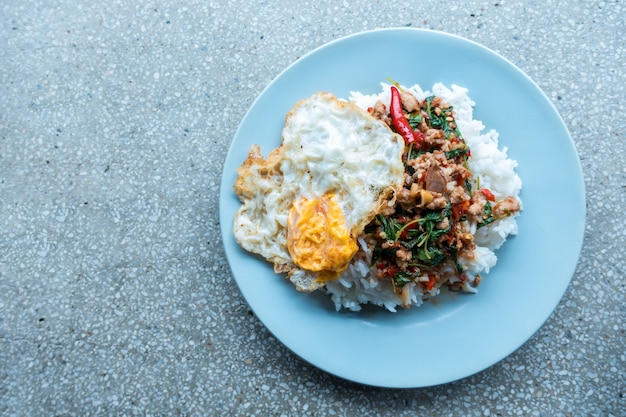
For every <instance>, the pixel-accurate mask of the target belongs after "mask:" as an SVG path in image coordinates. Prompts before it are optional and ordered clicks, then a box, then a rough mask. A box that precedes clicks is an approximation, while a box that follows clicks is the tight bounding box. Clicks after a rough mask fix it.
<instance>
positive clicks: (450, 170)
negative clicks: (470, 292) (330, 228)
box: [364, 91, 520, 295]
mask: <svg viewBox="0 0 626 417" xmlns="http://www.w3.org/2000/svg"><path fill="white" fill-rule="evenodd" d="M401 97H402V107H403V110H404V115H405V117H406V119H407V120H408V122H409V124H410V126H411V128H412V129H413V130H414V131H416V132H421V134H422V135H423V136H422V137H423V141H422V142H421V143H419V144H416V143H415V144H414V143H411V144H408V145H407V147H406V149H405V151H404V155H403V161H404V165H405V174H404V182H403V187H402V188H401V189H400V190H398V191H397V192H396V195H395V196H394V198H395V203H394V204H392V205H391V206H389V207H387V208H385V209H384V210H383V211H382V212H381V213H380V214H379V215H378V216H377V217H376V218H375V219H374V220H373V221H372V222H371V223H370V224H369V225H368V226H367V227H366V229H365V236H364V241H365V242H366V244H367V246H368V248H369V249H370V250H371V252H372V254H373V255H372V265H373V268H374V271H375V272H374V273H375V275H376V276H377V277H378V278H379V279H388V280H390V282H391V283H392V285H393V289H394V290H395V292H396V293H397V294H399V295H401V294H402V293H403V287H404V286H405V285H406V284H408V283H415V284H417V285H419V286H421V288H422V292H424V293H427V292H428V291H430V290H432V289H433V287H439V286H441V285H446V286H448V287H450V288H451V289H453V290H455V289H460V288H462V287H463V286H464V285H465V283H466V282H467V281H468V277H467V275H466V271H464V268H463V266H462V262H461V260H462V259H466V260H471V259H473V257H474V249H475V248H476V245H475V243H474V235H473V233H472V228H474V231H475V230H476V228H481V227H484V226H486V225H488V224H490V223H492V222H493V221H495V220H497V219H501V218H504V217H507V216H511V215H513V214H515V213H517V212H518V211H519V210H520V203H519V201H518V200H517V199H516V198H515V197H512V196H507V197H505V198H502V199H499V200H496V199H495V197H494V195H493V193H492V192H491V191H490V190H488V189H486V188H480V187H476V186H473V185H472V184H473V183H472V181H470V179H471V176H472V174H471V172H470V170H469V169H468V167H467V161H468V158H470V157H471V152H470V149H469V147H468V146H467V144H466V142H465V140H464V139H463V137H462V135H461V132H460V131H459V129H458V128H457V125H456V121H455V113H454V109H453V108H452V106H450V105H449V104H448V103H446V102H444V101H443V100H442V99H441V98H440V97H437V96H430V97H427V98H425V99H423V100H418V99H417V98H416V97H415V96H414V95H413V94H411V93H410V92H408V91H403V92H402V93H401ZM369 111H370V113H371V114H372V115H373V116H374V117H376V118H378V119H379V120H381V121H382V122H384V123H386V124H387V125H389V126H390V127H391V128H392V129H393V124H392V116H391V115H390V112H389V110H388V109H387V106H386V105H385V104H384V103H382V102H380V101H378V102H377V103H376V104H375V105H374V106H372V107H371V108H370V109H369ZM479 282H480V276H477V277H475V278H474V279H473V285H478V283H479Z"/></svg>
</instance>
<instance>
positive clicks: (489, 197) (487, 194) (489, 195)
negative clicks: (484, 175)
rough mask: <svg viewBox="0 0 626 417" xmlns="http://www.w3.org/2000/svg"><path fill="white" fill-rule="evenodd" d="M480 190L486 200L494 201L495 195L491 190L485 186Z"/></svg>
mask: <svg viewBox="0 0 626 417" xmlns="http://www.w3.org/2000/svg"><path fill="white" fill-rule="evenodd" d="M480 192H481V193H483V195H484V196H485V198H486V199H487V200H488V201H496V196H494V195H493V193H492V192H491V190H489V189H487V188H481V189H480Z"/></svg>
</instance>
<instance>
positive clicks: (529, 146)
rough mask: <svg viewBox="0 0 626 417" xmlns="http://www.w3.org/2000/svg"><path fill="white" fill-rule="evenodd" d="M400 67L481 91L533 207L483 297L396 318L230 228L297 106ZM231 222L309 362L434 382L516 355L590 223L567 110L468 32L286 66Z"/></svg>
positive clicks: (362, 41)
mask: <svg viewBox="0 0 626 417" xmlns="http://www.w3.org/2000/svg"><path fill="white" fill-rule="evenodd" d="M387 77H391V78H393V79H394V80H397V81H398V82H400V83H402V84H405V85H412V84H420V85H421V86H422V88H425V89H430V88H431V87H432V85H433V84H434V83H436V82H443V83H444V84H445V85H447V86H450V85H451V84H457V85H460V86H463V87H466V88H468V89H469V93H468V94H469V96H470V97H471V98H472V99H473V100H474V101H475V102H476V106H475V111H474V118H476V119H478V120H481V121H482V122H483V123H484V124H485V126H486V128H487V129H496V130H497V131H498V132H499V133H500V147H504V146H506V147H508V148H509V156H510V157H511V158H513V159H516V160H517V161H518V163H519V166H518V170H517V172H518V174H519V176H520V177H521V179H522V181H523V187H524V188H523V190H522V193H521V198H522V200H523V203H524V210H523V212H522V214H521V215H520V217H519V218H518V226H519V234H518V235H517V236H515V237H512V238H510V239H509V241H507V242H506V244H505V245H504V246H503V247H502V248H501V249H500V250H499V251H498V252H497V255H498V258H499V260H498V264H497V265H496V266H495V267H494V268H493V269H492V270H491V272H490V273H489V274H487V275H486V276H484V279H483V282H482V284H481V285H480V287H479V291H478V293H477V294H474V295H469V294H443V295H442V296H441V297H439V298H436V299H434V300H431V301H429V302H426V303H425V304H424V305H423V306H421V307H419V308H413V309H410V310H402V311H399V312H398V313H396V314H392V313H389V312H387V311H385V310H384V309H381V308H365V309H364V310H363V311H361V312H359V313H353V312H336V311H335V310H334V306H333V304H332V303H331V301H330V298H329V297H327V296H325V295H324V294H318V293H315V294H303V293H298V292H297V291H296V290H295V288H294V287H293V286H292V285H291V284H290V283H289V282H287V280H286V279H284V278H283V277H282V276H280V275H276V274H274V272H273V269H272V267H271V266H270V265H269V264H267V263H266V262H265V261H263V260H261V259H259V258H258V257H256V256H253V255H251V254H249V253H247V252H246V251H244V250H242V249H241V248H240V247H239V246H238V245H237V243H236V242H235V240H234V237H233V234H232V225H233V216H234V214H235V211H236V210H237V208H238V207H239V205H240V203H239V200H238V199H237V197H236V196H235V194H234V193H233V190H232V186H233V184H234V182H235V179H236V176H237V174H236V169H237V167H238V166H239V165H241V163H242V162H243V161H244V159H245V158H246V155H247V152H248V149H249V148H250V146H251V145H252V144H254V143H259V144H260V145H261V148H262V151H263V153H264V155H267V153H269V151H270V150H272V149H274V148H275V147H277V146H278V145H279V144H280V139H281V130H282V127H283V123H284V120H285V115H286V114H287V112H288V111H289V109H290V108H291V107H292V106H293V105H294V104H295V103H296V102H297V101H298V100H300V99H302V98H305V97H308V96H310V95H311V94H313V93H315V92H318V91H328V92H332V93H334V94H335V95H336V96H338V97H343V98H347V97H348V96H349V93H350V91H360V92H362V93H366V94H373V93H378V92H379V90H380V83H381V82H383V81H385V79H386V78H387ZM220 222H221V228H222V230H221V231H222V238H223V242H224V248H225V250H226V255H227V257H228V261H229V263H230V267H231V270H232V274H233V276H234V278H235V280H236V282H237V284H238V286H239V288H240V290H241V292H242V293H243V296H244V297H245V299H246V301H247V302H248V303H249V305H250V307H251V308H252V310H253V311H254V313H255V314H256V315H257V317H258V318H259V320H261V322H262V323H263V324H264V325H265V326H266V327H267V328H268V329H269V331H270V332H272V333H273V334H274V336H275V337H276V338H277V339H278V340H280V341H281V342H282V343H284V344H285V346H287V347H288V348H289V349H291V350H292V351H293V352H294V353H295V354H296V355H298V356H300V357H301V358H303V359H304V360H306V361H308V362H309V363H311V364H313V365H315V366H317V367H318V368H320V369H323V370H325V371H327V372H329V373H331V374H334V375H337V376H339V377H341V378H345V379H348V380H351V381H355V382H359V383H363V384H367V385H374V386H380V387H397V388H409V387H424V386H429V385H436V384H442V383H446V382H450V381H454V380H457V379H460V378H464V377H467V376H469V375H472V374H474V373H476V372H479V371H481V370H484V369H485V368H487V367H489V366H491V365H493V364H495V363H496V362H498V361H500V360H501V359H503V358H505V357H506V356H508V355H509V354H511V353H512V352H513V351H515V350H516V349H517V348H519V347H520V346H521V345H522V344H523V343H524V342H525V341H527V340H528V339H529V338H530V337H531V336H532V335H533V334H534V333H535V332H536V331H537V330H538V329H539V328H540V327H541V326H542V324H543V323H544V322H545V321H546V319H547V318H548V317H549V316H550V314H551V313H552V311H553V310H554V308H555V307H556V306H557V304H558V302H559V300H560V299H561V297H562V296H563V293H564V292H565V290H566V288H567V286H568V284H569V282H570V279H571V277H572V274H573V273H574V269H575V267H576V263H577V260H578V256H579V253H580V249H581V246H582V240H583V231H584V222H585V193H584V186H583V179H582V171H581V167H580V163H579V159H578V156H577V154H576V150H575V147H574V144H573V141H572V139H571V137H570V135H569V133H568V131H567V128H566V127H565V125H564V123H563V121H562V119H561V117H560V116H559V114H558V113H557V111H556V110H555V108H554V107H553V105H552V104H551V103H550V101H549V100H548V98H547V97H546V96H545V95H544V94H543V93H542V92H541V90H540V89H539V88H538V87H537V85H535V84H534V83H533V82H532V81H531V80H530V79H529V78H528V76H526V75H525V74H524V73H523V72H522V71H520V70H519V69H518V68H516V67H515V66H514V65H513V64H511V63H510V62H509V61H507V60H505V59H504V58H502V57H500V56H499V55H497V54H496V53H494V52H492V51H490V50H489V49H487V48H485V47H483V46H481V45H478V44H476V43H474V42H471V41H469V40H466V39H463V38H460V37H457V36H453V35H449V34H445V33H441V32H435V31H428V30H419V29H407V28H403V29H386V30H376V31H369V32H363V33H359V34H355V35H352V36H348V37H346V38H342V39H339V40H337V41H334V42H331V43H329V44H326V45H324V46H322V47H320V48H318V49H316V50H314V51H313V52H311V53H309V54H307V55H306V56H304V57H302V58H301V59H299V60H298V61H296V62H295V63H293V64H292V65H291V66H289V67H288V68H287V69H286V70H285V71H283V72H282V73H281V74H280V75H279V76H278V77H277V78H276V79H275V80H274V81H273V82H272V83H271V84H270V85H269V86H268V87H267V88H266V89H265V90H264V91H263V92H262V93H261V95H260V96H259V97H258V98H257V100H256V101H255V102H254V104H253V105H252V107H251V108H250V110H249V111H248V113H247V114H246V116H245V117H244V119H243V121H242V122H241V125H240V126H239V129H238V130H237V132H236V134H235V138H234V140H233V142H232V145H231V147H230V150H229V152H228V155H227V157H226V161H225V164H224V172H223V177H222V183H221V195H220Z"/></svg>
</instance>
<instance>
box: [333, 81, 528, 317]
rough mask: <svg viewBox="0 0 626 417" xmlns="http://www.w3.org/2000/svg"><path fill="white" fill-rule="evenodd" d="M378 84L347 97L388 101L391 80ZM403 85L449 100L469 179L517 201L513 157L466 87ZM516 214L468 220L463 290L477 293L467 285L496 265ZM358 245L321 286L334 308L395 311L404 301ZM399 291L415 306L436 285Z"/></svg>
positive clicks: (367, 102) (363, 103)
mask: <svg viewBox="0 0 626 417" xmlns="http://www.w3.org/2000/svg"><path fill="white" fill-rule="evenodd" d="M381 85H382V91H381V92H380V93H379V94H373V95H364V94H361V93H359V92H351V94H350V97H349V100H350V101H353V102H355V103H356V104H357V105H358V106H359V107H361V108H363V109H367V108H368V107H371V106H373V105H374V104H375V103H376V101H377V100H381V101H382V102H383V103H389V101H390V97H391V93H390V85H389V84H386V83H382V84H381ZM402 88H404V89H405V90H408V91H410V92H412V93H413V94H414V95H415V96H416V97H417V98H418V99H419V100H422V99H424V98H425V97H427V96H430V95H432V94H434V95H436V96H439V97H441V98H442V99H443V100H444V101H446V102H448V103H450V104H451V105H452V106H453V107H454V111H455V120H456V123H457V126H458V127H459V130H460V131H461V133H462V134H463V138H464V139H465V141H466V143H467V144H468V146H469V147H470V149H471V152H472V156H471V158H469V159H468V168H469V170H470V171H471V172H472V178H473V181H477V179H478V178H480V186H481V187H486V188H489V189H490V190H491V191H492V192H493V194H494V195H495V196H496V198H502V197H505V196H513V197H515V198H517V199H518V200H519V201H520V202H521V200H520V198H519V193H520V190H521V188H522V181H521V179H520V178H519V176H518V175H517V174H516V173H515V168H516V166H517V162H516V161H514V160H512V159H510V158H509V157H508V155H507V148H506V147H505V148H503V149H499V148H498V132H496V131H495V130H493V129H492V130H489V131H486V132H485V131H484V130H485V126H484V125H483V123H482V122H481V121H479V120H474V119H473V106H474V104H475V103H474V102H473V101H472V100H471V99H470V98H469V96H468V95H467V91H468V90H467V89H466V88H463V87H459V86H457V85H454V84H453V85H452V88H451V89H449V88H447V87H446V86H444V85H443V84H442V83H437V84H435V85H433V87H432V92H431V91H423V90H422V89H421V88H420V86H419V85H414V86H412V87H402ZM474 185H476V183H474ZM518 214H519V213H516V214H515V215H513V216H509V217H506V218H503V219H500V220H497V221H495V222H493V223H492V224H490V225H488V226H485V227H481V228H480V229H478V230H477V226H476V225H475V224H474V225H471V227H470V229H471V233H472V234H474V242H475V244H476V249H475V251H474V255H475V256H474V259H473V260H472V261H467V260H465V261H464V262H463V268H464V269H465V271H466V272H467V275H468V277H469V281H468V282H467V283H465V285H464V287H463V290H464V291H468V292H475V291H476V290H475V288H474V287H473V286H472V285H471V284H473V283H474V279H475V277H476V275H477V274H483V273H488V272H489V270H490V269H491V268H492V267H493V266H494V265H495V264H496V262H497V256H496V254H495V252H494V251H495V250H496V249H498V248H500V247H501V246H502V245H503V244H504V242H505V241H506V239H507V237H508V236H509V235H515V234H517V221H516V217H517V215H518ZM359 245H360V247H361V250H360V251H359V253H358V254H357V255H356V256H355V258H353V260H352V262H351V264H350V266H349V268H348V270H346V271H345V272H344V273H343V274H342V275H341V277H339V278H338V279H337V280H335V281H331V282H328V283H327V284H326V286H325V291H326V292H327V293H328V294H330V296H331V299H332V301H333V303H334V304H335V308H336V309H337V310H338V311H339V310H341V309H342V308H345V309H348V310H351V311H360V310H361V306H362V305H363V304H368V303H369V304H374V305H377V306H380V307H384V308H386V309H387V310H389V311H391V312H396V311H397V310H396V309H397V307H398V306H401V305H403V302H402V300H401V298H400V297H399V296H398V295H397V294H396V293H395V292H394V290H393V288H392V285H391V283H390V281H389V280H378V278H376V276H375V275H374V274H372V273H371V271H370V267H369V265H370V264H371V256H372V254H371V252H370V251H369V250H368V248H367V246H366V245H365V242H363V240H362V239H359ZM402 291H403V294H402V298H404V300H405V301H406V300H407V299H408V300H409V301H410V304H411V305H412V306H415V307H416V306H419V305H421V304H422V303H423V302H424V300H426V299H428V298H431V297H434V296H436V295H438V294H439V292H440V289H439V288H437V287H434V288H433V289H432V290H431V291H430V292H426V293H423V292H422V288H421V286H418V285H417V284H415V283H409V284H406V285H405V286H404V287H403V288H402ZM404 304H405V305H406V303H404Z"/></svg>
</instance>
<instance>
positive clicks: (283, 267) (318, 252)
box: [233, 93, 404, 291]
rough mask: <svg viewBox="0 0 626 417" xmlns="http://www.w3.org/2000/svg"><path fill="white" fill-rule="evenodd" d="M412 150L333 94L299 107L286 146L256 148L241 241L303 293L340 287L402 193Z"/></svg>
mask: <svg viewBox="0 0 626 417" xmlns="http://www.w3.org/2000/svg"><path fill="white" fill-rule="evenodd" d="M403 149H404V142H403V140H402V138H401V137H400V136H398V135H397V134H395V133H394V132H392V131H391V130H390V129H389V127H387V126H386V125H385V124H384V123H382V122H380V121H378V120H376V119H375V118H374V117H372V116H371V115H370V114H369V113H368V112H367V111H365V110H363V109H361V108H359V107H357V106H356V105H355V104H353V103H350V102H346V101H343V100H338V99H337V98H336V97H335V96H334V95H332V94H329V93H316V94H314V95H313V96H311V97H309V98H306V99H304V100H301V101H300V102H298V103H297V104H296V105H295V106H294V107H293V108H292V109H291V111H290V112H289V113H288V114H287V116H286V119H285V126H284V128H283V132H282V143H281V145H280V146H279V147H278V148H276V149H274V150H273V151H272V152H270V154H269V155H268V157H267V159H264V158H263V156H262V154H261V149H260V147H259V146H258V145H253V146H252V147H251V149H250V151H249V153H248V157H247V159H246V160H245V161H244V163H243V164H242V166H241V167H239V169H238V175H239V176H238V178H237V180H236V182H235V185H234V191H235V193H236V194H237V196H238V197H239V199H240V200H241V203H242V205H241V207H240V208H239V209H238V211H237V212H236V214H235V219H234V227H233V233H234V235H235V239H236V240H237V242H238V243H239V244H240V245H241V246H242V247H243V248H244V249H246V250H247V251H249V252H252V253H256V254H258V255H260V256H262V257H263V258H265V259H266V260H268V261H269V262H271V263H273V264H274V270H275V271H276V272H277V273H283V272H286V273H287V276H288V277H289V279H290V280H291V282H292V283H293V284H294V285H295V286H296V288H297V289H298V290H301V291H313V290H315V289H317V288H319V287H321V286H323V285H324V284H325V283H326V282H328V281H331V280H334V279H337V278H338V277H339V276H340V275H341V273H342V272H344V271H345V270H346V268H347V267H348V266H349V264H350V261H351V259H352V258H353V256H354V255H355V253H356V252H357V251H358V245H357V238H358V236H359V235H361V234H362V232H363V229H364V228H365V226H366V225H367V224H368V223H369V222H370V221H371V220H372V219H373V218H374V216H376V214H378V213H379V212H380V211H381V209H382V208H383V207H384V206H385V205H386V204H389V198H390V197H391V195H392V193H393V192H394V191H395V190H396V189H398V188H399V187H401V186H402V180H403V174H404V165H403V163H402V152H403Z"/></svg>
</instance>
